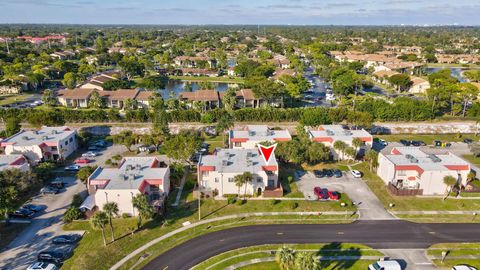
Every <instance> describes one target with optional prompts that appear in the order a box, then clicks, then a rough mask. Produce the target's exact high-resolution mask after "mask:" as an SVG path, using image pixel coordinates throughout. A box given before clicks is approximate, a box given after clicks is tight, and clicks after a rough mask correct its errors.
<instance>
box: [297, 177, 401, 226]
mask: <svg viewBox="0 0 480 270" xmlns="http://www.w3.org/2000/svg"><path fill="white" fill-rule="evenodd" d="M295 180H296V183H297V186H298V189H299V190H300V191H302V192H303V194H305V197H306V198H307V199H313V198H315V196H314V195H313V188H314V187H321V188H327V189H329V190H333V191H339V192H341V193H346V194H347V195H348V196H349V197H350V199H351V200H352V201H353V202H355V204H357V207H358V211H359V214H360V219H361V220H387V219H395V218H394V217H393V216H392V215H391V214H390V213H389V212H388V211H387V210H385V208H384V207H383V204H382V203H381V202H380V201H379V200H378V198H377V196H375V194H374V193H373V192H372V191H371V190H370V188H368V186H367V184H366V183H365V182H364V181H363V180H362V179H360V178H354V177H353V176H352V175H350V173H349V172H344V173H343V176H342V177H340V178H335V177H323V178H316V177H315V175H314V174H313V173H312V172H306V173H304V174H303V175H302V173H297V177H296V179H295Z"/></svg>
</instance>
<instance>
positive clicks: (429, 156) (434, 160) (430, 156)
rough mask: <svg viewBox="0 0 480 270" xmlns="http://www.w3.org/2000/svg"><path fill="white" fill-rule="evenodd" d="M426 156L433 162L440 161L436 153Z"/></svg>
mask: <svg viewBox="0 0 480 270" xmlns="http://www.w3.org/2000/svg"><path fill="white" fill-rule="evenodd" d="M428 158H430V159H431V160H432V161H433V162H435V163H439V162H442V160H441V159H440V158H439V157H437V155H434V154H431V155H428Z"/></svg>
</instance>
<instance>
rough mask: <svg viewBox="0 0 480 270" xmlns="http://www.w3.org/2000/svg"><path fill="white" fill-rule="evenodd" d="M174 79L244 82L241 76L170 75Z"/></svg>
mask: <svg viewBox="0 0 480 270" xmlns="http://www.w3.org/2000/svg"><path fill="white" fill-rule="evenodd" d="M169 78H170V79H173V80H182V81H192V82H204V81H207V82H219V83H243V82H244V80H243V79H241V78H227V77H197V76H169Z"/></svg>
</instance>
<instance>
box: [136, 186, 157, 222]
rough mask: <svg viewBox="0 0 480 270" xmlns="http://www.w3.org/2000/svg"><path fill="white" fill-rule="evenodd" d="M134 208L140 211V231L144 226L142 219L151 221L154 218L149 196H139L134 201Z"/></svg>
mask: <svg viewBox="0 0 480 270" xmlns="http://www.w3.org/2000/svg"><path fill="white" fill-rule="evenodd" d="M132 204H133V207H135V208H137V210H138V222H137V229H140V226H141V225H142V219H150V218H152V217H153V214H154V212H153V208H152V206H151V205H150V204H149V203H148V199H147V196H146V195H144V194H141V193H139V194H137V195H136V196H135V197H133V199H132Z"/></svg>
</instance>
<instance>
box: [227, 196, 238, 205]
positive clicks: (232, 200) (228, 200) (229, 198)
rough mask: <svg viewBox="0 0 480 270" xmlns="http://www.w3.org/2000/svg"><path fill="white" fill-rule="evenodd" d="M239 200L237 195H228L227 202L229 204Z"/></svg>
mask: <svg viewBox="0 0 480 270" xmlns="http://www.w3.org/2000/svg"><path fill="white" fill-rule="evenodd" d="M236 201H237V197H228V198H227V203H228V204H234V203H235V202H236Z"/></svg>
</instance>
